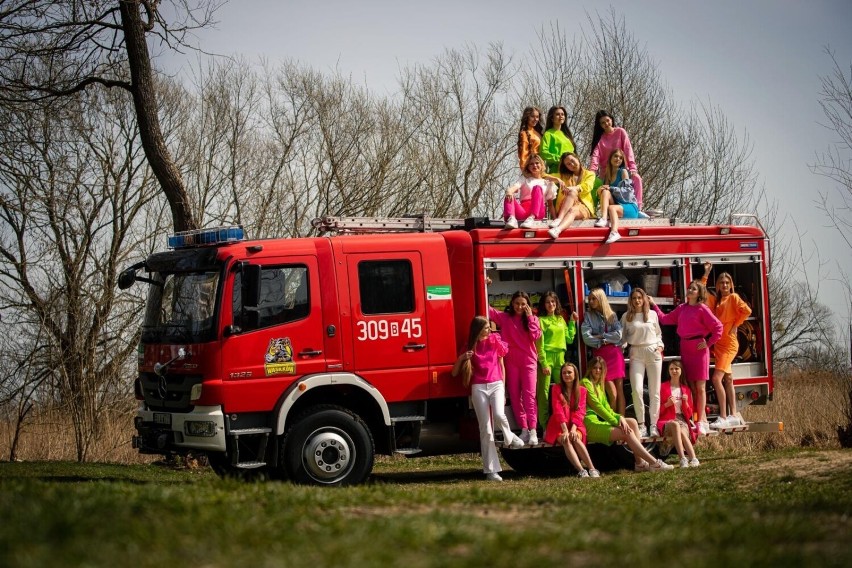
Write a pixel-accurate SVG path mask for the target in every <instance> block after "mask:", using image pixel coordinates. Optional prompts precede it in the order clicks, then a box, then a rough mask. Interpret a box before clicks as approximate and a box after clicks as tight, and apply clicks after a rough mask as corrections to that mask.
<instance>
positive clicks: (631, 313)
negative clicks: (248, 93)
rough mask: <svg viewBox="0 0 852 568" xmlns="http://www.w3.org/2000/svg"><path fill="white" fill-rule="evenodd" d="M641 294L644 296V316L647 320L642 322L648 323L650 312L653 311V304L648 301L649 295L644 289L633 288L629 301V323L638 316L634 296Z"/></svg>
mask: <svg viewBox="0 0 852 568" xmlns="http://www.w3.org/2000/svg"><path fill="white" fill-rule="evenodd" d="M637 292H638V293H639V294H640V295H641V296H642V316H643V317H644V318H645V319H643V320H642V321H645V322H647V321H648V312H649V311H651V302H649V301H648V294H647V293H646V292H645V290H643V289H642V288H633V291H632V292H630V298H629V299H628V301H627V321H633V316H635V315H636V314H638V313H639V312H637V311H636V310H635V308H634V307H633V294H636V293H637Z"/></svg>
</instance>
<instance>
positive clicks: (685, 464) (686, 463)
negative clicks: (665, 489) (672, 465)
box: [680, 458, 689, 468]
mask: <svg viewBox="0 0 852 568" xmlns="http://www.w3.org/2000/svg"><path fill="white" fill-rule="evenodd" d="M680 467H681V468H687V467H689V460H688V459H686V458H680Z"/></svg>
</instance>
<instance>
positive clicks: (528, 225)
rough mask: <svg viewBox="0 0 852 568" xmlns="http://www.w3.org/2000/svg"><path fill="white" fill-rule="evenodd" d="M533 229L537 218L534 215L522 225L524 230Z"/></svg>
mask: <svg viewBox="0 0 852 568" xmlns="http://www.w3.org/2000/svg"><path fill="white" fill-rule="evenodd" d="M533 227H535V217H533V216H532V215H530V216H529V217H527V218H526V219H524V222H523V223H521V228H522V229H532V228H533Z"/></svg>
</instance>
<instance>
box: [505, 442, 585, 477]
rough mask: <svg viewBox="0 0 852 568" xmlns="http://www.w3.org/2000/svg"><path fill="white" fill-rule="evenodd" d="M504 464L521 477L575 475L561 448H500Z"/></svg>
mask: <svg viewBox="0 0 852 568" xmlns="http://www.w3.org/2000/svg"><path fill="white" fill-rule="evenodd" d="M500 453H501V454H502V456H503V459H504V460H506V463H507V464H509V466H510V467H511V468H512V469H513V470H515V471H516V472H518V473H520V474H522V475H568V474H571V473H576V472H575V471H574V468H573V466H571V464H570V462H569V461H568V458H566V457H565V451H564V450H563V449H562V448H561V447H553V448H529V449H519V450H510V449H507V448H501V450H500Z"/></svg>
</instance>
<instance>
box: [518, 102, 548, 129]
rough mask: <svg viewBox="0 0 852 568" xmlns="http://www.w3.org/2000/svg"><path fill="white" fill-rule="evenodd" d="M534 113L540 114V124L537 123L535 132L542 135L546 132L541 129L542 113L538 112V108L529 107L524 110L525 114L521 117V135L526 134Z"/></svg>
mask: <svg viewBox="0 0 852 568" xmlns="http://www.w3.org/2000/svg"><path fill="white" fill-rule="evenodd" d="M533 112H538V122H536V123H535V126H534V127H533V130H535V131H536V132H538V133H539V134H542V133H543V132H544V129H543V128H542V127H541V111H540V110H538V107H534V106H529V107H527V108H525V109H524V114H523V115H521V128H520V129H519V130H518V132H519V133H520V132H526V130H527V124H529V122H530V115H531V114H532V113H533Z"/></svg>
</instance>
